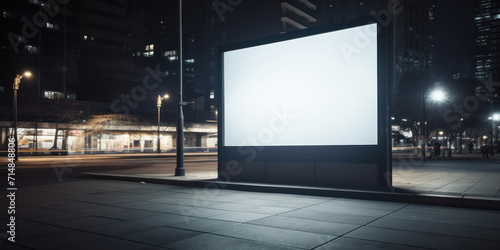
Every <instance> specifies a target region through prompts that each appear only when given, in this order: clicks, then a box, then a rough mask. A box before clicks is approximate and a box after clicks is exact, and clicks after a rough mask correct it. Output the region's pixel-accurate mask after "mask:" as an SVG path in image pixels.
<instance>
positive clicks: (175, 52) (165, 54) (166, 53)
mask: <svg viewBox="0 0 500 250" xmlns="http://www.w3.org/2000/svg"><path fill="white" fill-rule="evenodd" d="M175 55H177V51H175V50H169V51H165V52H164V53H163V56H164V57H169V56H175Z"/></svg>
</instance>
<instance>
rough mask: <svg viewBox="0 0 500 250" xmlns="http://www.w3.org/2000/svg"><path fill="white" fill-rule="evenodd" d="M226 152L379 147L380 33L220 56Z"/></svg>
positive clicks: (370, 29) (357, 31) (368, 28)
mask: <svg viewBox="0 0 500 250" xmlns="http://www.w3.org/2000/svg"><path fill="white" fill-rule="evenodd" d="M223 60H224V61H223V89H224V97H223V98H224V116H223V118H224V121H223V122H224V126H223V128H224V131H223V132H224V145H225V146H303V145H318V146H323V145H377V143H378V141H377V117H378V114H377V80H378V79H377V25H376V24H368V25H365V26H360V27H355V28H350V29H345V30H340V31H334V32H328V33H322V34H318V35H313V36H308V37H302V38H297V39H293V40H287V41H282V42H277V43H271V44H266V45H260V46H255V47H249V48H244V49H238V50H232V51H227V52H224V53H223Z"/></svg>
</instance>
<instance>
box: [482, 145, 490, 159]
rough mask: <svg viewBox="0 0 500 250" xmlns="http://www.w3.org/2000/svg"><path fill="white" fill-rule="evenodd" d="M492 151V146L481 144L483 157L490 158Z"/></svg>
mask: <svg viewBox="0 0 500 250" xmlns="http://www.w3.org/2000/svg"><path fill="white" fill-rule="evenodd" d="M489 153H490V147H489V146H488V145H486V144H484V145H482V146H481V154H483V158H485V157H486V159H488V158H489V157H488V154H489Z"/></svg>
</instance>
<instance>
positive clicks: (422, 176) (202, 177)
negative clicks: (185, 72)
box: [82, 153, 500, 209]
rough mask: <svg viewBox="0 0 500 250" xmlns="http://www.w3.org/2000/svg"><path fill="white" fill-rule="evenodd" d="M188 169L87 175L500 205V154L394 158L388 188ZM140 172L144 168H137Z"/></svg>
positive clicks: (447, 203)
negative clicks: (233, 177) (271, 181)
mask: <svg viewBox="0 0 500 250" xmlns="http://www.w3.org/2000/svg"><path fill="white" fill-rule="evenodd" d="M213 165H214V164H212V165H210V167H208V166H207V168H206V169H199V168H198V169H189V168H186V176H185V177H176V176H173V174H168V173H165V172H164V170H162V169H158V168H157V169H140V170H134V171H128V170H127V171H108V172H106V173H84V174H83V175H82V176H84V177H89V178H99V179H111V180H125V181H133V182H145V183H157V184H168V185H178V186H191V187H206V186H213V185H219V186H224V188H225V189H231V190H244V191H257V192H275V193H287V194H303V195H319V196H325V197H340V198H357V199H369V200H379V201H393V202H407V203H415V204H429V205H444V206H454V207H467V208H481V209H500V155H497V156H496V157H492V158H490V159H482V158H481V155H480V154H477V153H474V154H468V153H467V154H461V155H458V154H456V155H453V156H452V157H443V158H440V159H438V160H428V161H426V162H425V163H423V162H422V161H420V158H419V157H418V156H415V155H412V154H399V155H394V156H393V176H392V177H393V180H392V183H393V188H392V189H390V190H384V191H372V190H369V191H366V190H348V189H334V188H321V187H304V186H287V185H267V184H258V183H225V182H219V181H218V180H217V173H216V166H213ZM138 171H140V172H138Z"/></svg>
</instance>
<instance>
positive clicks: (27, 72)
mask: <svg viewBox="0 0 500 250" xmlns="http://www.w3.org/2000/svg"><path fill="white" fill-rule="evenodd" d="M23 75H24V76H26V77H30V76H31V72H29V71H26V72H24V74H23Z"/></svg>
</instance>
